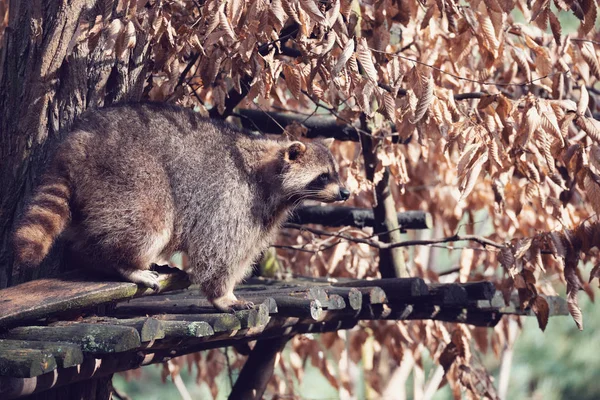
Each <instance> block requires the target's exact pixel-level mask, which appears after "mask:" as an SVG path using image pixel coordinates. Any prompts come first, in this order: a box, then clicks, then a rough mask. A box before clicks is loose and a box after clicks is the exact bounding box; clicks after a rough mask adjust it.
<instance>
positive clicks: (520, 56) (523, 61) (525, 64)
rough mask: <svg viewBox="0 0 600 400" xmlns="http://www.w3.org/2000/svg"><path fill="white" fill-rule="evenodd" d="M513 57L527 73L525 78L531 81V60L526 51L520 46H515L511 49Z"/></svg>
mask: <svg viewBox="0 0 600 400" xmlns="http://www.w3.org/2000/svg"><path fill="white" fill-rule="evenodd" d="M511 53H512V56H513V59H514V60H515V61H516V62H517V65H518V66H519V68H521V70H522V71H523V73H524V74H525V80H526V81H527V82H531V69H530V68H529V61H528V60H527V56H526V55H525V51H524V50H523V49H522V48H520V47H513V48H512V49H511Z"/></svg>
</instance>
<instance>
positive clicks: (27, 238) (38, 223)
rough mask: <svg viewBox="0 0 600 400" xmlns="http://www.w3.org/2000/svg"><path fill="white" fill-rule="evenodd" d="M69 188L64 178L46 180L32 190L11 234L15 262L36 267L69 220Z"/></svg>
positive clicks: (47, 178)
mask: <svg viewBox="0 0 600 400" xmlns="http://www.w3.org/2000/svg"><path fill="white" fill-rule="evenodd" d="M70 199H71V187H70V185H69V182H68V181H67V179H66V178H64V177H61V176H56V175H50V176H46V177H45V179H43V181H42V184H41V185H40V186H39V187H38V188H37V189H36V191H35V193H34V195H33V197H32V198H31V201H30V202H29V204H28V205H27V208H26V209H25V212H24V213H23V215H22V217H21V219H20V221H19V223H18V225H17V229H16V230H15V233H14V236H13V240H14V242H13V243H14V250H15V261H16V262H17V263H18V264H19V265H26V266H37V265H39V264H40V263H41V262H42V260H43V259H44V258H45V257H46V255H47V254H48V252H49V251H50V248H51V247H52V244H53V243H54V240H55V239H56V238H57V237H58V235H60V234H61V232H62V231H63V230H64V229H65V228H66V227H67V225H68V224H69V221H70V219H71V210H70V208H69V201H70Z"/></svg>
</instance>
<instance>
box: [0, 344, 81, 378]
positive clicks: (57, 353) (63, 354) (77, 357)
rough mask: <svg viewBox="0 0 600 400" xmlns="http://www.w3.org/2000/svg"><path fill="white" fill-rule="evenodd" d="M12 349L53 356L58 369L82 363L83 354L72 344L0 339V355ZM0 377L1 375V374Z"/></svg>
mask: <svg viewBox="0 0 600 400" xmlns="http://www.w3.org/2000/svg"><path fill="white" fill-rule="evenodd" d="M14 349H32V350H41V351H43V352H44V353H46V354H49V355H51V356H53V357H54V359H55V360H56V365H57V366H58V367H60V368H68V367H72V366H75V365H78V364H81V363H82V362H83V352H82V351H81V349H80V348H79V346H77V345H76V344H73V343H67V342H40V341H34V340H7V339H0V354H2V353H3V352H5V351H7V350H14ZM0 369H1V368H0ZM45 372H47V371H45ZM0 375H2V373H1V372H0Z"/></svg>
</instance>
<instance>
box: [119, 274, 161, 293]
mask: <svg viewBox="0 0 600 400" xmlns="http://www.w3.org/2000/svg"><path fill="white" fill-rule="evenodd" d="M119 272H120V273H121V275H123V277H124V278H125V279H128V280H129V281H131V282H133V283H138V284H141V285H144V286H146V287H148V288H150V289H152V290H154V292H155V293H158V291H159V290H160V284H159V281H158V276H159V274H158V272H156V271H150V270H141V269H136V270H126V271H123V270H121V271H119Z"/></svg>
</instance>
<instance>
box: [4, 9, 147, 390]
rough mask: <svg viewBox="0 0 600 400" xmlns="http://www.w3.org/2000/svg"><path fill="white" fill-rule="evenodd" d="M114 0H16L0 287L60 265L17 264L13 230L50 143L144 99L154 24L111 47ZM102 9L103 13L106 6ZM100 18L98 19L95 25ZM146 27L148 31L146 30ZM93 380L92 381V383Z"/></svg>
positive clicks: (8, 47) (98, 386)
mask: <svg viewBox="0 0 600 400" xmlns="http://www.w3.org/2000/svg"><path fill="white" fill-rule="evenodd" d="M116 6H117V2H116V1H113V0H28V1H23V0H10V4H9V23H8V28H7V29H6V31H5V34H4V38H3V43H2V47H1V48H0V93H1V94H2V95H1V96H0V160H1V161H0V187H2V190H0V221H1V223H0V288H3V287H7V286H10V285H14V284H16V283H19V282H22V281H25V280H28V279H31V278H33V277H38V276H48V275H52V274H56V273H57V272H59V271H60V270H61V263H60V251H53V254H51V256H50V257H49V259H48V260H46V261H45V262H44V263H43V264H42V265H41V266H40V268H37V269H36V270H35V271H19V270H17V269H16V268H15V266H14V265H13V256H12V249H11V245H10V234H11V231H12V229H13V227H14V224H15V222H16V219H17V216H18V215H19V212H20V210H21V208H22V205H23V200H24V198H25V197H26V196H27V195H28V194H29V193H30V192H31V189H32V186H33V184H34V182H35V177H36V175H37V172H38V171H40V169H42V168H43V162H44V158H45V157H46V155H47V152H48V148H49V145H50V144H51V143H52V142H55V141H56V139H57V138H59V137H60V136H61V134H63V133H65V132H67V131H68V130H69V128H70V127H71V125H72V123H73V120H74V119H75V118H76V117H77V116H79V115H80V114H81V113H82V112H83V111H84V110H85V109H87V108H89V107H97V106H102V105H105V104H110V103H113V102H118V101H128V100H132V101H135V100H139V99H140V97H141V95H142V91H143V86H144V81H145V79H146V75H147V68H146V65H147V62H146V61H147V54H148V47H149V42H148V37H149V34H148V32H147V27H144V26H142V28H143V29H137V34H136V36H137V40H136V45H135V47H133V48H132V49H129V50H125V53H124V54H123V55H122V56H121V57H120V58H119V59H117V58H116V57H115V52H111V51H107V43H109V41H107V29H105V28H106V27H107V26H108V25H109V24H110V21H111V19H112V18H114V17H116V15H115V12H116ZM100 10H101V11H100ZM97 14H102V15H103V18H102V21H101V22H99V23H102V24H104V27H103V28H104V29H102V30H101V33H100V34H99V36H98V40H97V43H96V44H95V46H94V47H93V48H91V47H90V45H89V43H90V41H87V40H86V41H83V42H81V43H77V42H76V41H75V40H74V39H75V38H77V37H78V36H79V34H80V32H79V31H78V26H80V24H82V23H84V22H87V23H90V24H94V23H95V22H94V21H96V15H97ZM96 23H98V22H96ZM144 31H145V32H144ZM110 379H111V377H107V378H102V379H97V380H94V381H93V384H81V385H73V386H72V387H71V386H70V387H68V389H65V388H63V389H61V390H62V391H63V392H61V393H58V392H56V393H51V392H52V391H50V392H45V393H44V394H43V395H44V398H53V397H57V398H59V397H60V398H66V397H64V396H63V395H64V394H65V393H66V392H64V391H65V390H68V398H86V399H106V398H109V397H110V393H111V390H109V388H110ZM88 383H89V382H88Z"/></svg>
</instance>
